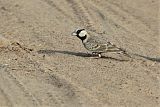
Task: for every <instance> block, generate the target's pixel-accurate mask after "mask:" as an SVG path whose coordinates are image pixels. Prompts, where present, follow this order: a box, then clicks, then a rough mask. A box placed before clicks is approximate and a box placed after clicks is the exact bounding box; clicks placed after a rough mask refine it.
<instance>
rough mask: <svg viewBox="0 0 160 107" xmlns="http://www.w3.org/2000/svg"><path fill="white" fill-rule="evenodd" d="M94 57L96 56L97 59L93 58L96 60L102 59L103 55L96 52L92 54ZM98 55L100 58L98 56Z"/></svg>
mask: <svg viewBox="0 0 160 107" xmlns="http://www.w3.org/2000/svg"><path fill="white" fill-rule="evenodd" d="M92 55H94V56H95V55H96V56H95V57H93V58H95V59H98V58H101V57H102V55H101V53H96V52H92ZM97 55H98V56H97Z"/></svg>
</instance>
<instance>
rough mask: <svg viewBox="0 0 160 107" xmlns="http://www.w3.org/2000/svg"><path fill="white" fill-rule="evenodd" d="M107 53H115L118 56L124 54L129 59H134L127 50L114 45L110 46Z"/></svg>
mask: <svg viewBox="0 0 160 107" xmlns="http://www.w3.org/2000/svg"><path fill="white" fill-rule="evenodd" d="M107 52H115V53H118V54H123V55H125V56H127V57H130V58H131V57H132V56H131V55H130V54H129V53H128V52H127V51H126V50H125V49H122V48H119V47H117V46H116V45H114V44H110V45H108V49H107Z"/></svg>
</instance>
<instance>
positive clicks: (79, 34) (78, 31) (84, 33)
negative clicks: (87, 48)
mask: <svg viewBox="0 0 160 107" xmlns="http://www.w3.org/2000/svg"><path fill="white" fill-rule="evenodd" d="M72 36H77V37H78V38H80V39H81V40H82V41H83V40H84V39H86V38H87V31H86V30H85V29H76V30H75V31H74V32H73V33H72Z"/></svg>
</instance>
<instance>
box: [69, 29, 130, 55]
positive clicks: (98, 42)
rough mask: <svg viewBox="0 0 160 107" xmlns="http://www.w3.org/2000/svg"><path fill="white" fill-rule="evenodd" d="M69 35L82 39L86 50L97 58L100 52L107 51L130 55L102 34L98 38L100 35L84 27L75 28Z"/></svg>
mask: <svg viewBox="0 0 160 107" xmlns="http://www.w3.org/2000/svg"><path fill="white" fill-rule="evenodd" d="M71 35H72V36H76V37H78V38H79V39H80V40H81V41H82V44H83V45H84V47H85V48H86V49H87V50H88V51H90V52H92V54H94V55H98V58H101V57H102V53H107V52H115V53H118V54H121V53H122V54H124V55H126V56H128V57H130V55H128V54H127V53H126V51H125V50H124V49H122V48H119V47H117V46H116V45H114V44H113V43H111V42H110V41H108V40H107V39H106V38H104V37H102V36H101V38H100V36H96V35H95V34H91V32H90V33H89V32H87V31H86V30H85V29H84V28H78V29H76V30H75V31H73V32H72V34H71Z"/></svg>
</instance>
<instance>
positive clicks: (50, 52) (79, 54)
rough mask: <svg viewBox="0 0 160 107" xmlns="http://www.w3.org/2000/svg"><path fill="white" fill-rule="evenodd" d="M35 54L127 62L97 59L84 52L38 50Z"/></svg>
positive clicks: (95, 56)
mask: <svg viewBox="0 0 160 107" xmlns="http://www.w3.org/2000/svg"><path fill="white" fill-rule="evenodd" d="M37 52H38V54H47V55H54V54H56V53H60V54H67V55H73V56H78V57H88V58H89V57H92V58H95V59H110V60H115V61H128V60H122V59H117V58H113V57H106V56H102V57H101V58H98V55H94V54H90V53H84V52H72V51H61V50H39V51H37Z"/></svg>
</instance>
